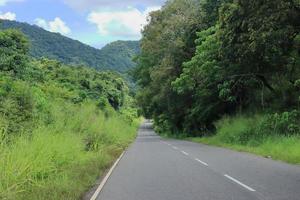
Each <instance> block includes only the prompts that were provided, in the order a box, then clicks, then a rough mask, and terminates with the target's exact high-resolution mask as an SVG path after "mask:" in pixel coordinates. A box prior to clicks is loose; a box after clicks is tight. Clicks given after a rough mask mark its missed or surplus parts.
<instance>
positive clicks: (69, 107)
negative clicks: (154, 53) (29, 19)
mask: <svg viewBox="0 0 300 200" xmlns="http://www.w3.org/2000/svg"><path fill="white" fill-rule="evenodd" d="M29 46H30V43H29V42H28V41H27V39H26V38H25V36H24V35H23V34H22V33H21V32H19V31H17V30H1V31H0V180H1V181H0V199H9V200H10V199H13V200H23V199H32V200H38V199H49V200H51V199H53V200H57V199H70V200H71V199H74V200H75V199H80V198H81V196H82V194H83V193H84V192H86V191H87V190H88V189H90V187H91V186H92V185H93V184H94V183H95V181H96V179H97V178H98V177H99V175H101V174H102V173H103V172H104V171H105V170H106V169H107V168H108V167H109V166H110V165H111V163H112V161H114V159H115V158H116V157H117V156H118V155H119V154H120V152H122V151H123V149H124V148H126V147H127V145H128V144H129V143H130V142H131V141H132V140H133V139H134V138H135V134H136V130H137V127H138V124H139V120H138V118H137V112H136V109H135V108H134V106H135V103H134V100H133V98H132V97H130V96H129V90H128V86H127V83H126V82H125V81H124V80H123V79H122V78H121V76H120V75H118V74H116V73H114V72H100V71H96V70H95V69H92V68H88V67H74V66H69V65H65V64H62V63H60V62H59V61H56V60H49V59H46V58H43V59H32V58H31V57H30V55H29Z"/></svg>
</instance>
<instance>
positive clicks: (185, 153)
mask: <svg viewBox="0 0 300 200" xmlns="http://www.w3.org/2000/svg"><path fill="white" fill-rule="evenodd" d="M181 153H183V154H184V155H186V156H188V155H189V154H188V153H187V152H185V151H181Z"/></svg>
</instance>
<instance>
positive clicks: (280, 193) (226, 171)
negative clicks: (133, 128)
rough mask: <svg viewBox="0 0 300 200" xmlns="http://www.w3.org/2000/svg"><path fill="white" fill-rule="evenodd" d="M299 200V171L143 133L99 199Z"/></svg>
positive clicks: (146, 129) (143, 130) (148, 126)
mask: <svg viewBox="0 0 300 200" xmlns="http://www.w3.org/2000/svg"><path fill="white" fill-rule="evenodd" d="M256 199H265V200H300V167H299V166H293V165H288V164H285V163H282V162H278V161H272V160H269V159H266V158H262V157H258V156H254V155H251V154H248V153H240V152H235V151H231V150H227V149H223V148H217V147H211V146H207V145H202V144H197V143H193V142H187V141H179V140H169V139H163V138H161V137H159V136H157V135H156V134H155V133H154V131H153V130H152V128H151V124H150V123H145V124H143V125H142V126H141V128H140V130H139V135H138V138H137V140H136V141H135V143H134V144H133V145H132V146H131V147H130V148H129V149H128V151H127V152H126V153H125V155H124V157H123V158H122V159H121V161H120V162H119V164H118V166H117V167H116V168H115V170H114V171H113V173H112V175H111V176H110V178H109V179H108V181H107V183H106V184H105V186H104V188H103V190H102V191H101V193H100V194H99V196H98V200H256Z"/></svg>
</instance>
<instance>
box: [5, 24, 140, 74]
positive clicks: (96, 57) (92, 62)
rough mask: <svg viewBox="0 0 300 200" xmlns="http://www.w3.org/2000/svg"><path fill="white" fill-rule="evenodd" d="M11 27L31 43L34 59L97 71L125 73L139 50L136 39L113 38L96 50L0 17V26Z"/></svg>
mask: <svg viewBox="0 0 300 200" xmlns="http://www.w3.org/2000/svg"><path fill="white" fill-rule="evenodd" d="M9 28H15V29H19V30H20V31H21V32H23V33H24V34H25V35H26V36H27V37H28V39H29V41H30V42H31V48H30V54H31V56H32V57H34V58H41V57H46V58H49V59H56V60H58V61H60V62H62V63H65V64H72V65H85V66H89V67H93V68H95V69H98V70H112V71H117V72H120V73H126V72H127V71H128V70H130V69H131V68H133V67H134V66H135V63H134V62H133V61H132V58H134V57H135V56H136V55H137V54H138V53H139V51H140V48H139V41H121V40H119V41H115V42H112V43H109V44H107V45H106V46H104V47H103V48H102V49H97V48H94V47H91V46H89V45H87V44H84V43H82V42H80V41H78V40H75V39H72V38H69V37H67V36H64V35H61V34H60V33H53V32H49V31H47V30H44V29H43V28H41V27H39V26H37V25H31V24H28V23H25V22H18V21H9V20H0V29H9Z"/></svg>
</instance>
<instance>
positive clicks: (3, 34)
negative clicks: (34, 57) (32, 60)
mask: <svg viewBox="0 0 300 200" xmlns="http://www.w3.org/2000/svg"><path fill="white" fill-rule="evenodd" d="M28 50H29V45H28V41H27V39H26V38H25V36H24V35H23V34H22V33H21V32H19V31H17V30H5V31H0V71H9V72H12V73H14V74H17V75H20V74H22V73H23V72H24V70H25V68H26V66H27V63H28V55H27V54H28Z"/></svg>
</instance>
